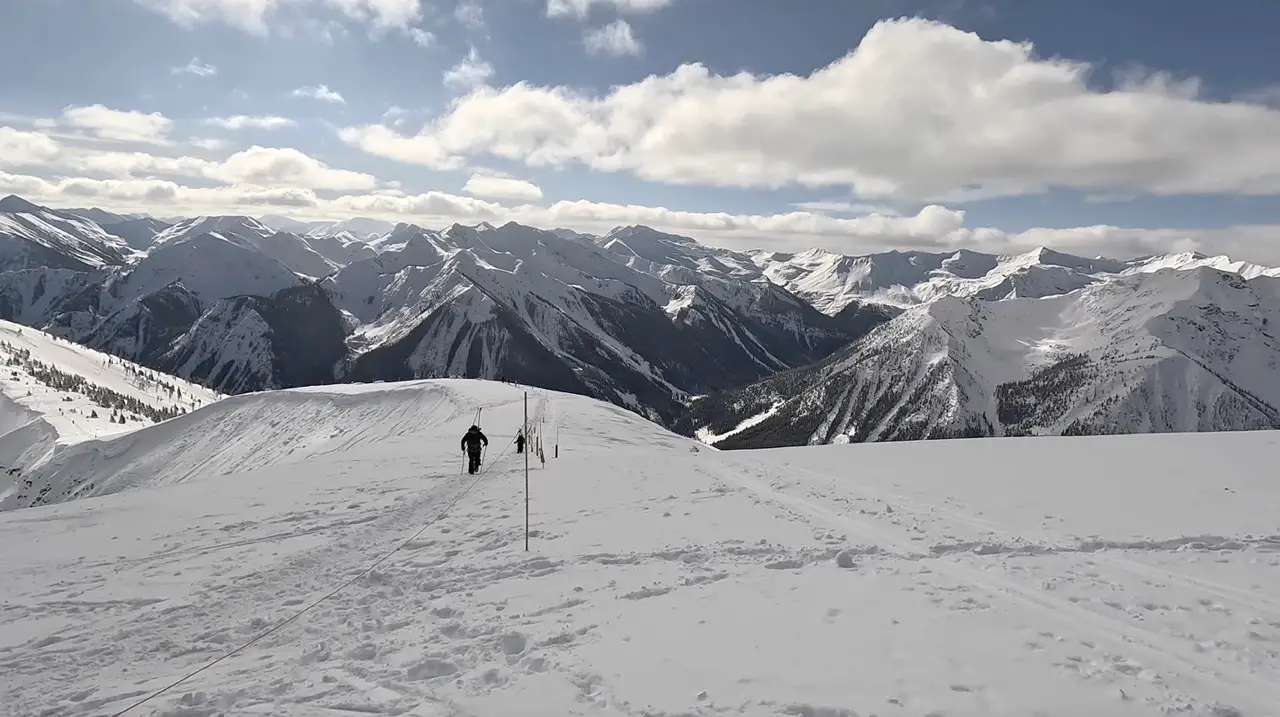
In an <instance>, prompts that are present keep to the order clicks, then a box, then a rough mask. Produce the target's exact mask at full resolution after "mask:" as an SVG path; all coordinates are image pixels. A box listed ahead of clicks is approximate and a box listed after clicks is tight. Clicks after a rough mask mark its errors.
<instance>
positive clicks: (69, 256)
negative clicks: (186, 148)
mask: <svg viewBox="0 0 1280 717" xmlns="http://www.w3.org/2000/svg"><path fill="white" fill-rule="evenodd" d="M134 255H135V252H134V251H133V249H131V248H130V247H129V245H128V244H126V243H125V241H124V240H123V239H121V238H120V237H117V236H114V235H112V234H109V233H107V232H106V231H104V230H103V229H102V227H100V226H98V225H97V224H95V223H94V222H92V221H90V220H88V219H84V218H82V217H79V216H75V215H73V214H67V213H64V212H59V211H55V210H52V209H48V208H46V207H41V206H37V205H35V204H32V203H31V202H28V201H26V200H24V199H21V198H20V197H15V196H8V197H5V198H4V199H0V268H2V269H4V270H13V269H25V268H29V267H41V266H48V267H55V268H69V269H79V270H90V269H100V268H103V267H108V266H118V265H120V264H124V263H125V262H126V261H128V260H129V259H130V258H132V257H133V256H134Z"/></svg>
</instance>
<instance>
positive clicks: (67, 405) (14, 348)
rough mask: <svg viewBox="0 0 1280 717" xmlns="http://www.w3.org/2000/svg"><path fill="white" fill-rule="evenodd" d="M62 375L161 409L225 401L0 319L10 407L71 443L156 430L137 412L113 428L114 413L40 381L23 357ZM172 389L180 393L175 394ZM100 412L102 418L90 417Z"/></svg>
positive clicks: (1, 388)
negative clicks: (25, 414) (110, 419)
mask: <svg viewBox="0 0 1280 717" xmlns="http://www.w3.org/2000/svg"><path fill="white" fill-rule="evenodd" d="M22 351H26V352H29V353H28V354H27V356H28V357H29V358H30V359H31V360H33V361H38V362H40V363H43V364H45V365H46V366H48V367H51V368H53V369H56V370H57V371H59V372H61V373H64V374H69V375H73V376H80V377H82V378H83V379H84V380H85V381H86V382H87V383H88V384H91V385H93V386H97V387H101V388H105V389H108V390H110V391H113V392H115V393H117V394H120V395H121V396H124V397H128V398H133V399H137V400H138V401H141V402H142V403H143V404H145V405H147V406H149V407H151V408H156V409H186V410H194V409H196V408H200V407H201V406H206V405H208V404H210V403H213V402H215V401H217V400H218V399H220V398H222V396H221V395H220V394H218V393H215V392H213V391H210V390H209V389H207V388H205V387H204V386H200V385H197V384H193V383H190V382H187V381H184V380H182V379H180V378H175V377H173V376H168V375H165V374H162V373H160V372H159V371H154V370H152V369H149V368H146V367H143V366H138V365H137V364H133V363H130V362H128V361H125V360H123V359H120V358H117V357H115V356H111V355H108V354H105V353H102V352H100V351H94V350H93V349H90V348H86V347H84V346H81V345H79V344H75V343H72V342H70V341H67V340H65V339H61V338H58V337H56V336H51V335H49V334H46V333H44V332H43V331H38V330H36V329H33V328H31V327H28V326H21V325H19V324H15V323H12V322H9V321H3V320H0V362H4V365H3V366H2V367H0V369H2V370H0V395H2V396H3V400H4V401H5V405H6V406H8V407H15V408H17V409H20V410H22V411H25V412H26V413H27V414H29V415H30V416H32V417H34V418H38V419H41V420H44V421H47V422H48V423H49V424H51V425H52V426H53V428H54V429H55V430H56V431H57V433H58V435H59V437H60V439H61V440H60V441H59V442H60V443H63V444H70V443H78V442H80V441H84V440H89V439H91V438H105V437H108V436H116V435H119V434H122V433H128V432H130V431H134V430H137V429H138V428H140V427H142V426H147V425H151V423H152V422H151V421H150V420H146V419H143V418H141V417H140V416H138V415H137V414H135V413H133V412H129V411H127V412H126V415H127V416H128V421H127V422H126V423H124V424H120V423H111V422H110V421H109V420H108V419H109V418H110V417H111V409H109V408H105V407H103V406H102V405H101V404H98V403H95V402H94V401H93V400H92V399H91V398H90V397H89V396H88V395H85V394H84V393H81V392H78V391H75V390H69V389H64V390H59V389H56V388H53V387H51V386H49V385H48V384H46V383H44V382H42V381H40V380H38V379H37V378H36V377H35V376H33V375H32V373H31V367H30V366H28V365H26V361H25V360H24V359H23V357H22V356H21V355H20V354H19V352H22ZM169 387H173V388H174V389H177V390H180V391H181V397H179V396H178V393H177V390H175V391H172V392H171V391H170V390H169ZM94 412H96V413H97V414H98V417H97V418H92V417H91V414H92V413H94Z"/></svg>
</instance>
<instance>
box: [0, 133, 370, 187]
mask: <svg viewBox="0 0 1280 717" xmlns="http://www.w3.org/2000/svg"><path fill="white" fill-rule="evenodd" d="M201 144H203V145H205V146H204V148H206V149H209V146H208V145H207V144H206V143H203V142H201ZM0 166H4V167H6V168H9V167H16V166H25V167H46V168H48V169H49V170H50V172H49V173H56V174H59V175H68V174H70V175H73V176H76V175H78V176H80V177H82V178H85V179H86V180H87V181H88V180H92V181H98V180H99V179H101V180H111V181H117V182H120V181H153V180H167V179H169V178H173V177H182V178H193V179H200V180H206V181H210V182H215V183H221V184H226V185H244V186H249V187H253V188H272V187H276V188H297V189H320V190H337V191H367V190H373V189H377V188H378V187H379V186H381V183H380V182H379V181H378V180H377V179H376V178H375V177H373V176H372V175H369V174H365V173H362V172H353V171H350V170H345V169H337V168H333V167H330V166H328V165H327V164H325V163H324V162H322V161H320V160H318V159H315V158H314V157H311V156H309V155H307V154H305V153H303V152H300V151H298V150H296V149H292V148H271V147H261V146H256V145H255V146H253V147H250V148H248V149H245V150H242V151H239V152H236V153H234V154H231V155H230V156H227V157H226V158H224V159H222V160H218V161H214V160H209V159H202V158H199V157H192V156H165V155H155V154H149V153H147V152H122V151H114V150H101V149H94V148H87V147H77V146H66V145H62V144H59V143H58V142H56V141H55V140H53V139H52V138H50V137H49V136H47V135H45V134H42V133H38V132H20V131H18V130H14V129H12V128H10V127H0ZM86 175H88V176H86Z"/></svg>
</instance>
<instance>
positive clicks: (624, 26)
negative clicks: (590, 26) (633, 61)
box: [582, 20, 644, 57]
mask: <svg viewBox="0 0 1280 717" xmlns="http://www.w3.org/2000/svg"><path fill="white" fill-rule="evenodd" d="M582 42H583V44H584V45H586V48H587V52H588V53H590V54H593V55H612V56H614V57H624V56H628V55H630V56H635V55H639V54H641V53H642V52H644V46H643V45H641V44H640V41H639V40H637V39H636V37H635V35H634V34H632V32H631V23H629V22H627V21H626V20H614V21H613V22H611V23H609V24H608V25H605V26H604V27H601V28H598V29H595V30H589V31H588V32H587V34H585V35H583V38H582Z"/></svg>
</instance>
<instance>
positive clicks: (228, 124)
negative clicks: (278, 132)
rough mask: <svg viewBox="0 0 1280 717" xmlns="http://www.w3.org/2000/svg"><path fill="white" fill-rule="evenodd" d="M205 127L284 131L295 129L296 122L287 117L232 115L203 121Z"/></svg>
mask: <svg viewBox="0 0 1280 717" xmlns="http://www.w3.org/2000/svg"><path fill="white" fill-rule="evenodd" d="M204 123H205V124H207V125H212V126H214V127H221V128H222V129H229V130H237V129H245V128H252V129H284V128H286V127H296V126H298V123H297V122H294V121H293V120H291V119H289V118H287V117H272V116H266V117H250V116H247V115H232V116H230V117H210V118H208V119H206V120H205V121H204Z"/></svg>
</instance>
